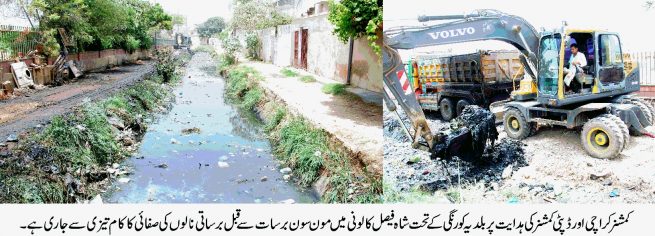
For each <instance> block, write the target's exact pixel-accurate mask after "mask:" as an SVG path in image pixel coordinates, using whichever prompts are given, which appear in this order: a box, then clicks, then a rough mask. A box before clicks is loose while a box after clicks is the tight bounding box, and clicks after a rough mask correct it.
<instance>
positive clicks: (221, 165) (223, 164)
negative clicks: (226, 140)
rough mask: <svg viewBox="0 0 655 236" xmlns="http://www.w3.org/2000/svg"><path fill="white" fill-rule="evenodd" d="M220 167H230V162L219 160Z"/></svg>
mask: <svg viewBox="0 0 655 236" xmlns="http://www.w3.org/2000/svg"><path fill="white" fill-rule="evenodd" d="M218 167H220V168H228V167H230V164H227V162H224V161H219V162H218Z"/></svg>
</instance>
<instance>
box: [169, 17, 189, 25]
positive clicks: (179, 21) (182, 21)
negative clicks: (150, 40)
mask: <svg viewBox="0 0 655 236" xmlns="http://www.w3.org/2000/svg"><path fill="white" fill-rule="evenodd" d="M171 17H172V18H173V25H184V24H186V17H185V16H183V15H180V14H173V15H171Z"/></svg>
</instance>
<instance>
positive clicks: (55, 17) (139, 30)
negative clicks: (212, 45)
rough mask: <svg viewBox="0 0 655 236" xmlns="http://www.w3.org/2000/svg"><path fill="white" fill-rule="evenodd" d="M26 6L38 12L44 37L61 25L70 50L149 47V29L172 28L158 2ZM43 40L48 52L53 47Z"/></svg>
mask: <svg viewBox="0 0 655 236" xmlns="http://www.w3.org/2000/svg"><path fill="white" fill-rule="evenodd" d="M30 8H31V11H32V12H35V13H36V14H38V15H39V16H40V28H41V31H43V32H44V37H43V38H44V39H46V40H51V39H53V38H56V37H57V35H58V34H57V29H58V28H63V29H65V31H66V33H67V34H68V36H70V37H71V38H72V39H73V40H74V42H75V44H76V46H75V47H74V48H72V49H73V50H74V51H84V50H102V49H108V48H124V49H126V50H128V51H133V50H135V49H138V48H149V47H150V46H152V41H151V37H150V32H152V31H154V30H161V29H167V30H170V29H172V17H171V16H170V15H168V14H166V12H164V9H163V8H162V7H161V5H159V4H151V3H150V2H148V1H144V0H34V1H33V2H32V5H31V7H30ZM44 44H45V45H46V47H47V48H46V51H48V52H50V54H52V52H54V51H55V50H54V49H55V48H56V47H57V46H56V45H55V44H53V43H52V42H44Z"/></svg>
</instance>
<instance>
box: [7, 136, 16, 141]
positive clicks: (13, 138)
mask: <svg viewBox="0 0 655 236" xmlns="http://www.w3.org/2000/svg"><path fill="white" fill-rule="evenodd" d="M7 142H18V135H16V134H10V135H9V136H7Z"/></svg>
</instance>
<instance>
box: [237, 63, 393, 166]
mask: <svg viewBox="0 0 655 236" xmlns="http://www.w3.org/2000/svg"><path fill="white" fill-rule="evenodd" d="M243 65H245V66H250V67H253V68H255V69H256V70H258V71H259V72H261V74H262V75H263V76H264V77H265V81H264V82H263V83H260V84H261V86H262V87H264V88H265V89H267V90H268V91H272V92H273V93H274V94H275V95H276V96H277V97H279V98H280V99H282V100H283V101H284V102H285V104H286V105H287V106H288V107H289V109H291V110H293V111H295V112H296V113H297V114H299V115H302V116H303V117H305V118H306V119H307V120H309V121H310V122H312V123H313V124H314V125H316V126H317V127H320V128H322V129H324V130H325V131H327V132H328V133H330V134H332V135H334V137H336V138H337V139H338V140H339V141H341V142H342V143H343V145H344V146H345V147H346V148H347V149H349V150H350V151H351V152H352V153H354V154H355V156H357V157H358V158H359V159H360V160H361V161H362V163H363V164H364V165H365V166H366V167H367V169H368V170H369V172H371V173H382V106H379V105H374V104H371V103H366V102H363V101H362V100H353V99H348V97H347V96H333V95H329V94H325V93H323V92H322V91H321V88H322V86H323V84H322V83H321V82H320V81H324V80H323V79H319V82H317V83H302V82H300V81H299V80H298V79H297V78H287V77H284V76H283V75H281V74H280V70H281V69H282V68H280V67H277V66H275V65H271V64H265V63H258V62H248V63H243ZM380 175H381V174H380Z"/></svg>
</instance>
